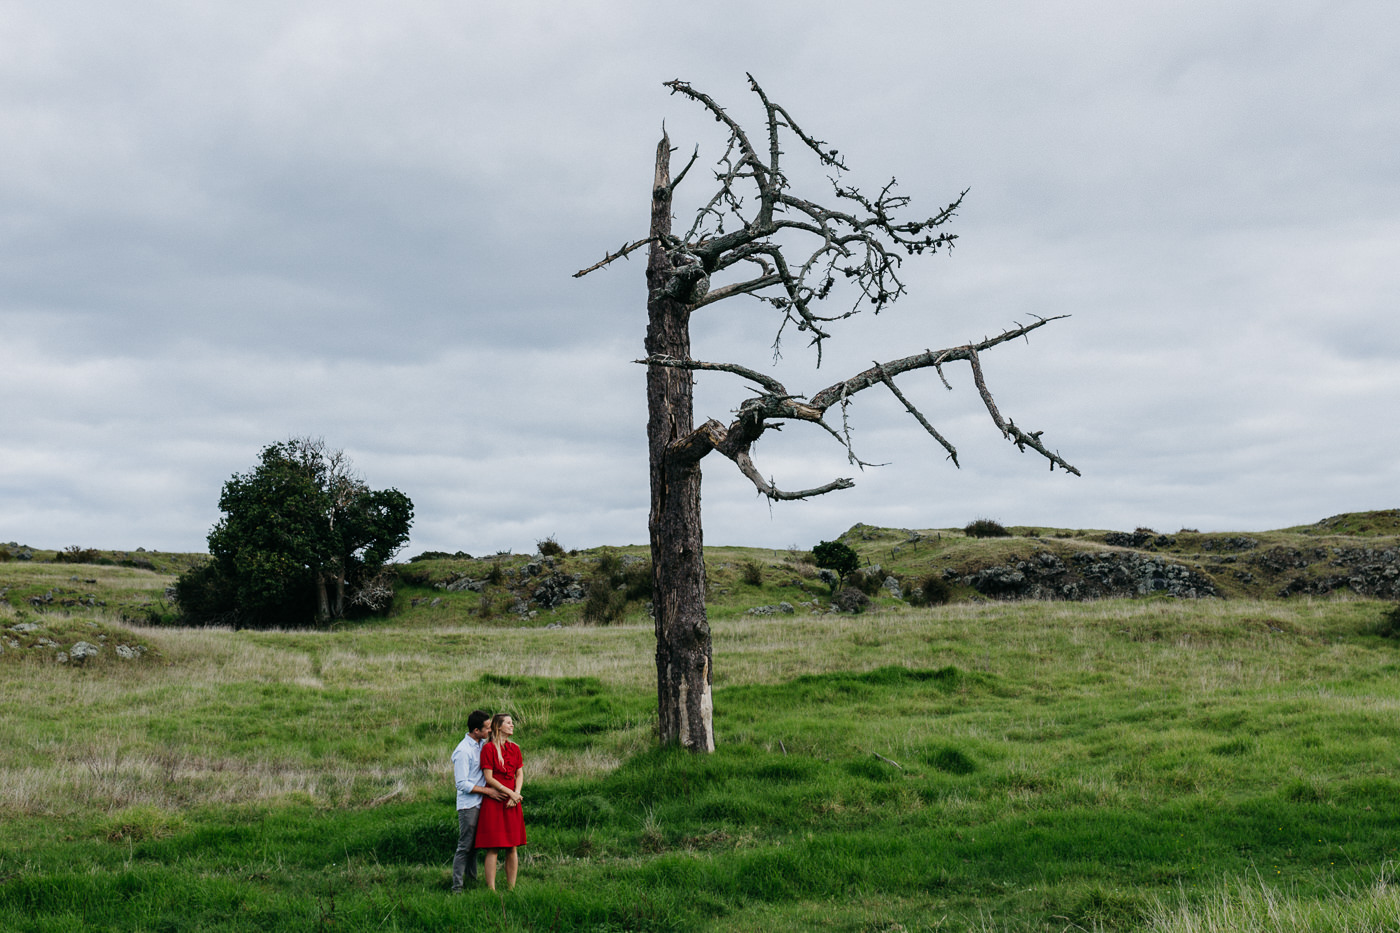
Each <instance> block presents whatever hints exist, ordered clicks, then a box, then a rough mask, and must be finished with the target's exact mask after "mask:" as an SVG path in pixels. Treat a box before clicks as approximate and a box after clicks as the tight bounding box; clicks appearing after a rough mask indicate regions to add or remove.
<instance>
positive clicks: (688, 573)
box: [646, 134, 715, 752]
mask: <svg viewBox="0 0 1400 933" xmlns="http://www.w3.org/2000/svg"><path fill="white" fill-rule="evenodd" d="M670 233H671V141H670V139H668V138H667V137H666V136H665V135H664V134H663V136H662V137H661V142H660V143H659V144H658V145H657V148H656V178H655V182H654V184H653V187H652V200H651V252H650V256H649V258H648V261H647V288H648V290H649V294H648V297H647V339H646V350H647V355H648V357H651V358H655V357H667V358H671V359H678V360H688V359H690V306H689V305H687V304H685V303H684V302H683V301H681V300H679V299H677V298H672V297H669V296H668V295H667V294H666V293H665V291H666V286H667V284H668V283H669V281H670V279H671V273H672V263H671V259H670V258H669V257H668V255H667V251H666V243H665V239H664V238H666V237H669V235H670ZM693 386H694V378H693V376H692V374H691V373H690V372H689V371H688V370H684V369H678V368H674V367H665V366H655V365H653V366H648V367H647V441H648V447H649V450H650V459H651V517H650V531H651V568H652V570H651V572H652V594H653V595H652V606H653V611H654V614H655V620H656V693H657V707H658V710H659V712H660V731H661V741H662V742H663V743H679V744H681V745H682V746H684V747H685V748H688V749H690V750H691V751H695V752H710V751H714V747H715V739H714V723H713V718H714V717H713V713H714V704H713V699H712V697H711V693H710V691H711V684H712V682H713V677H712V672H711V660H712V657H713V653H712V647H711V639H710V625H709V622H708V621H707V620H706V618H705V555H704V548H703V540H704V538H703V534H702V532H701V526H700V460H699V457H698V456H696V455H694V454H693V453H689V452H683V451H682V450H681V449H678V447H677V446H675V445H677V444H678V443H679V442H681V441H683V440H684V439H686V438H688V437H689V436H690V435H691V433H692V432H693V430H694V427H695V423H694V414H693V409H692V402H693V398H694V388H693Z"/></svg>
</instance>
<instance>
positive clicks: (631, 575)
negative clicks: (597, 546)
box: [583, 551, 651, 625]
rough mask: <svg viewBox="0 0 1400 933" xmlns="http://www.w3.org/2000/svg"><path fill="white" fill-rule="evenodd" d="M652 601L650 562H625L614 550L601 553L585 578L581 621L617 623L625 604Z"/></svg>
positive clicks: (624, 609) (625, 610)
mask: <svg viewBox="0 0 1400 933" xmlns="http://www.w3.org/2000/svg"><path fill="white" fill-rule="evenodd" d="M650 598H651V562H650V561H645V560H639V561H632V562H630V563H624V562H623V560H622V558H621V557H619V556H618V554H617V553H616V552H615V551H604V552H603V553H602V554H601V555H600V556H599V557H598V563H597V565H596V566H595V567H594V568H593V573H592V574H590V575H589V578H588V596H587V597H586V598H585V599H584V601H583V619H584V621H585V622H593V623H596V624H598V625H607V624H608V623H609V622H616V621H617V620H618V619H621V618H622V617H623V616H624V615H625V614H626V613H627V604H628V603H631V602H636V601H640V600H645V599H650Z"/></svg>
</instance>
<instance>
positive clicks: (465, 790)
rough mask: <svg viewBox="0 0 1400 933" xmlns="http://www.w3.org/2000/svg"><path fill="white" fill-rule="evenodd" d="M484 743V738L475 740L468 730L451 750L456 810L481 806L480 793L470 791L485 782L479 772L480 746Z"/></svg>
mask: <svg viewBox="0 0 1400 933" xmlns="http://www.w3.org/2000/svg"><path fill="white" fill-rule="evenodd" d="M485 743H486V740H485V739H482V740H481V741H477V740H476V739H474V738H472V736H471V733H470V732H469V733H467V734H466V736H464V737H463V738H462V741H460V742H458V743H457V747H456V748H455V749H453V751H452V779H453V780H454V781H456V782H457V809H458V810H470V809H472V808H473V807H479V806H481V795H480V794H475V793H472V788H473V787H480V786H482V785H484V784H485V783H486V776H485V775H484V774H482V773H481V746H482V745H484V744H485Z"/></svg>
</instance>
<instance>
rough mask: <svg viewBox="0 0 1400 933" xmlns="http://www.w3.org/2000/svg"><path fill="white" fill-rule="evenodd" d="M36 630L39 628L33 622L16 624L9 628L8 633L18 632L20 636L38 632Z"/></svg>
mask: <svg viewBox="0 0 1400 933" xmlns="http://www.w3.org/2000/svg"><path fill="white" fill-rule="evenodd" d="M38 629H39V626H38V625H35V624H34V623H33V622H17V623H15V624H14V625H11V626H10V631H12V632H20V633H21V634H22V633H24V632H34V631H38Z"/></svg>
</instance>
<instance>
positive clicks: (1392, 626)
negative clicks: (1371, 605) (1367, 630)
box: [1371, 603, 1400, 638]
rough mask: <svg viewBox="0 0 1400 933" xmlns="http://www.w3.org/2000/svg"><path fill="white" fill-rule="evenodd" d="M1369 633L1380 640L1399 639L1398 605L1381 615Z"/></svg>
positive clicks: (1399, 619) (1399, 607)
mask: <svg viewBox="0 0 1400 933" xmlns="http://www.w3.org/2000/svg"><path fill="white" fill-rule="evenodd" d="M1371 631H1372V632H1373V633H1374V634H1376V635H1379V636H1381V637H1382V638H1400V603H1396V604H1395V605H1393V606H1391V607H1390V608H1389V609H1387V610H1385V612H1383V613H1381V617H1380V618H1379V619H1377V620H1376V623H1375V625H1374V626H1373V627H1372V629H1371Z"/></svg>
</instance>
